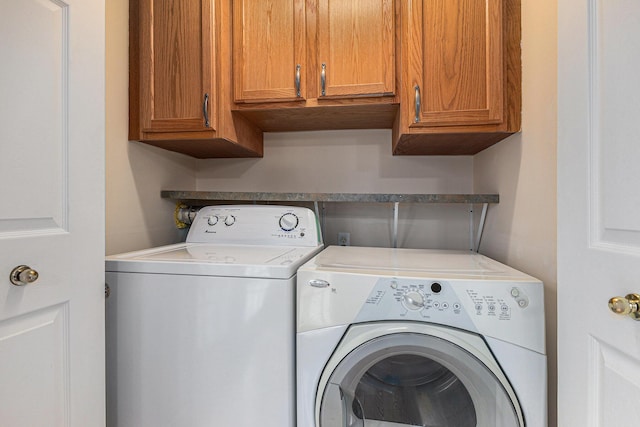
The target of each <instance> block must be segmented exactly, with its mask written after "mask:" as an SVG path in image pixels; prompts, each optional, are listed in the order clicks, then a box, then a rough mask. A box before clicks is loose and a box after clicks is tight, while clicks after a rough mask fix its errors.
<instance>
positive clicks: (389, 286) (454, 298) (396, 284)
mask: <svg viewBox="0 0 640 427" xmlns="http://www.w3.org/2000/svg"><path fill="white" fill-rule="evenodd" d="M380 319H387V320H415V321H422V322H433V323H440V324H446V325H450V326H455V327H459V328H463V329H466V330H470V331H475V327H474V324H473V322H472V321H471V319H470V318H469V315H468V313H467V312H466V310H464V309H463V305H462V302H461V301H460V298H459V297H458V295H457V294H456V293H455V292H454V291H453V289H452V288H451V286H450V284H449V283H448V282H446V281H435V280H420V279H404V278H381V279H379V280H378V282H377V283H376V285H375V286H374V289H373V291H372V292H371V293H370V294H369V297H368V298H367V300H366V301H365V303H364V305H363V306H362V308H361V310H360V312H359V313H358V315H357V317H356V320H355V321H356V322H369V321H376V320H380Z"/></svg>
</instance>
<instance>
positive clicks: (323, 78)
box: [320, 63, 327, 96]
mask: <svg viewBox="0 0 640 427" xmlns="http://www.w3.org/2000/svg"><path fill="white" fill-rule="evenodd" d="M326 86H327V64H325V63H322V71H321V72H320V89H322V96H325V95H326V94H327V92H326V90H325V88H326Z"/></svg>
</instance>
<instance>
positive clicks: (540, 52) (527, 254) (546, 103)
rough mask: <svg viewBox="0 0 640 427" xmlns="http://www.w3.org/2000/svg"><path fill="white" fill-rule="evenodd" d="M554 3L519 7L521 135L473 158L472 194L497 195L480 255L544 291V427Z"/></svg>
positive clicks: (552, 332)
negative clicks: (526, 275) (530, 279)
mask: <svg viewBox="0 0 640 427" xmlns="http://www.w3.org/2000/svg"><path fill="white" fill-rule="evenodd" d="M556 5H557V2H556V0H535V1H534V0H522V70H523V82H522V89H523V112H522V114H523V116H522V118H523V124H522V133H520V134H517V135H514V136H512V137H510V138H508V139H506V140H504V141H502V142H500V143H498V144H497V145H495V146H493V147H491V148H489V149H487V150H484V151H483V152H481V153H479V154H478V155H476V156H475V157H474V161H473V168H474V189H475V191H476V192H481V193H482V192H496V193H499V194H500V203H499V204H497V205H495V206H492V207H491V209H490V211H489V215H488V218H487V224H486V228H485V233H484V238H483V243H482V247H481V249H480V252H481V253H483V254H485V255H488V256H490V257H492V258H495V259H497V260H499V261H502V262H504V263H506V264H509V265H511V266H513V267H515V268H517V269H519V270H522V271H525V272H527V273H529V274H531V275H533V276H536V277H538V278H539V279H540V280H542V281H543V282H544V284H545V292H546V295H545V296H546V315H547V317H546V319H547V353H548V360H549V412H550V416H549V426H550V427H554V426H556V360H555V359H556V323H557V322H556V305H557V304H556V287H557V279H556V125H557V120H556V115H557V106H556V94H557V78H556V70H557V60H556V58H557V48H556V43H557V23H556V20H557V13H556Z"/></svg>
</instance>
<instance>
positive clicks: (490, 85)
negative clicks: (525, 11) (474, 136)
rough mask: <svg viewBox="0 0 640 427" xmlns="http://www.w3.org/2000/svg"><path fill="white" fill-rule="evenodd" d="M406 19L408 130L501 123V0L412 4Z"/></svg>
mask: <svg viewBox="0 0 640 427" xmlns="http://www.w3.org/2000/svg"><path fill="white" fill-rule="evenodd" d="M408 18H409V20H410V23H409V25H410V28H414V29H416V30H415V31H411V36H410V38H409V42H410V43H411V46H410V47H409V49H410V55H409V60H410V61H412V63H411V64H410V66H409V73H410V76H411V78H410V79H409V81H410V82H411V81H412V86H411V87H405V88H404V89H403V90H407V91H411V95H412V96H411V98H410V99H415V100H416V102H415V110H414V109H409V110H408V111H409V112H410V113H411V114H412V117H411V119H412V120H411V121H412V122H414V123H413V124H412V125H411V127H421V126H427V127H431V126H454V125H476V124H495V123H500V122H501V121H502V120H503V108H504V107H503V103H504V101H503V99H504V93H503V90H504V87H503V61H502V0H474V1H468V0H421V1H414V2H412V8H411V9H410V15H409V16H408ZM413 61H415V62H413ZM414 97H415V98H414Z"/></svg>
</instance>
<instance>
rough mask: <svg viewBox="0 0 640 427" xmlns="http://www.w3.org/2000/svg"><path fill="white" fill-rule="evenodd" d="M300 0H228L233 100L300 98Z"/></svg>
mask: <svg viewBox="0 0 640 427" xmlns="http://www.w3.org/2000/svg"><path fill="white" fill-rule="evenodd" d="M305 31H306V28H305V2H304V0H260V1H255V0H233V60H234V63H233V71H234V73H233V78H234V94H235V101H236V102H258V101H260V102H279V101H292V100H304V99H305V98H306V89H305V86H306V85H305V79H303V78H302V76H303V73H306V71H307V70H306V60H305V59H306V35H305Z"/></svg>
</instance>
